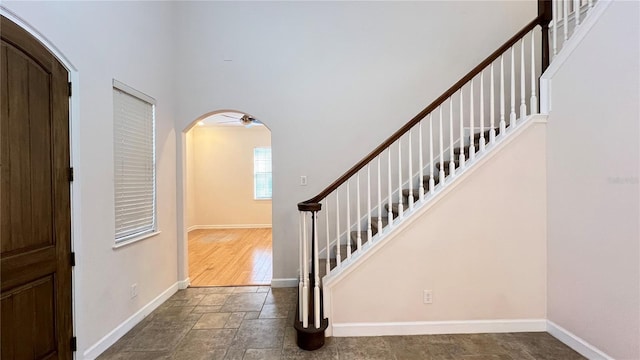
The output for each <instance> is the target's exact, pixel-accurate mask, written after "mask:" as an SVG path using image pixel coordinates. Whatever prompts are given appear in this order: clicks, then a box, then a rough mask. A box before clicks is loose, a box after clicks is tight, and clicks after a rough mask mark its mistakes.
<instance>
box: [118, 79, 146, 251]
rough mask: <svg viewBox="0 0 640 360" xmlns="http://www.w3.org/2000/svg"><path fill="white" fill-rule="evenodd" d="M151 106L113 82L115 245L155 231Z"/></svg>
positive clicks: (142, 98) (135, 92)
mask: <svg viewBox="0 0 640 360" xmlns="http://www.w3.org/2000/svg"><path fill="white" fill-rule="evenodd" d="M136 95H137V96H136ZM154 103H155V101H154V100H153V99H152V98H149V97H148V96H146V95H144V94H141V93H139V92H137V91H135V90H133V89H130V88H128V87H126V85H123V84H120V83H117V82H116V81H114V86H113V114H114V161H115V169H114V170H115V222H116V224H115V225H116V234H115V240H116V242H121V241H125V240H129V239H132V238H135V237H138V236H142V235H145V234H148V233H152V232H155V231H156V177H155V121H154V120H155V119H154V118H155V116H154V115H155V114H154V111H155V105H154Z"/></svg>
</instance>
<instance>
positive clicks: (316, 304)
mask: <svg viewBox="0 0 640 360" xmlns="http://www.w3.org/2000/svg"><path fill="white" fill-rule="evenodd" d="M311 216H312V217H313V222H314V223H315V224H316V225H315V226H314V227H313V230H314V233H313V240H314V241H313V269H314V273H315V274H314V287H313V315H314V320H315V321H314V325H315V327H316V329H318V328H319V327H320V271H319V270H318V269H319V267H320V261H319V260H318V258H319V256H318V220H317V219H318V217H317V212H316V211H314V212H312V213H311Z"/></svg>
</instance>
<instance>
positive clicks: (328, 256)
mask: <svg viewBox="0 0 640 360" xmlns="http://www.w3.org/2000/svg"><path fill="white" fill-rule="evenodd" d="M337 199H338V189H336V201H337ZM324 208H325V212H324V215H325V219H324V221H325V225H326V227H327V229H326V231H327V232H326V234H327V247H326V249H325V255H326V256H325V259H326V260H327V263H326V264H325V274H326V275H329V272H330V271H331V239H330V236H329V196H327V198H326V199H324ZM337 211H338V209H337V208H336V212H337ZM337 225H338V224H337V223H336V226H337ZM339 234H340V233H338V236H336V239H337V240H336V244H338V246H340V235H339Z"/></svg>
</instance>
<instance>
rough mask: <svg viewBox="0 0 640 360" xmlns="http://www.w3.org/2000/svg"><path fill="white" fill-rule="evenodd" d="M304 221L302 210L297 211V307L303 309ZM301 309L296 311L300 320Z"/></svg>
mask: <svg viewBox="0 0 640 360" xmlns="http://www.w3.org/2000/svg"><path fill="white" fill-rule="evenodd" d="M303 222H304V212H302V211H298V239H299V243H298V258H299V262H298V273H299V275H300V278H299V280H298V308H299V309H303V307H304V303H303V300H304V295H303V294H304V265H303V261H304V257H303V256H304V255H303V254H302V247H303V246H304V245H303V244H304V238H303V234H302V231H303V230H302V226H303V225H302V224H303ZM302 315H303V314H302V310H301V311H298V321H302V319H303V317H302Z"/></svg>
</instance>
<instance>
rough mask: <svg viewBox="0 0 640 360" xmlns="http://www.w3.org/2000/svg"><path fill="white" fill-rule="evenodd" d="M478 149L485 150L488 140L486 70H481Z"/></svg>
mask: <svg viewBox="0 0 640 360" xmlns="http://www.w3.org/2000/svg"><path fill="white" fill-rule="evenodd" d="M478 143H479V144H478V150H479V151H481V152H482V151H484V147H485V145H486V141H485V138H484V70H482V71H481V72H480V139H478Z"/></svg>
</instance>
